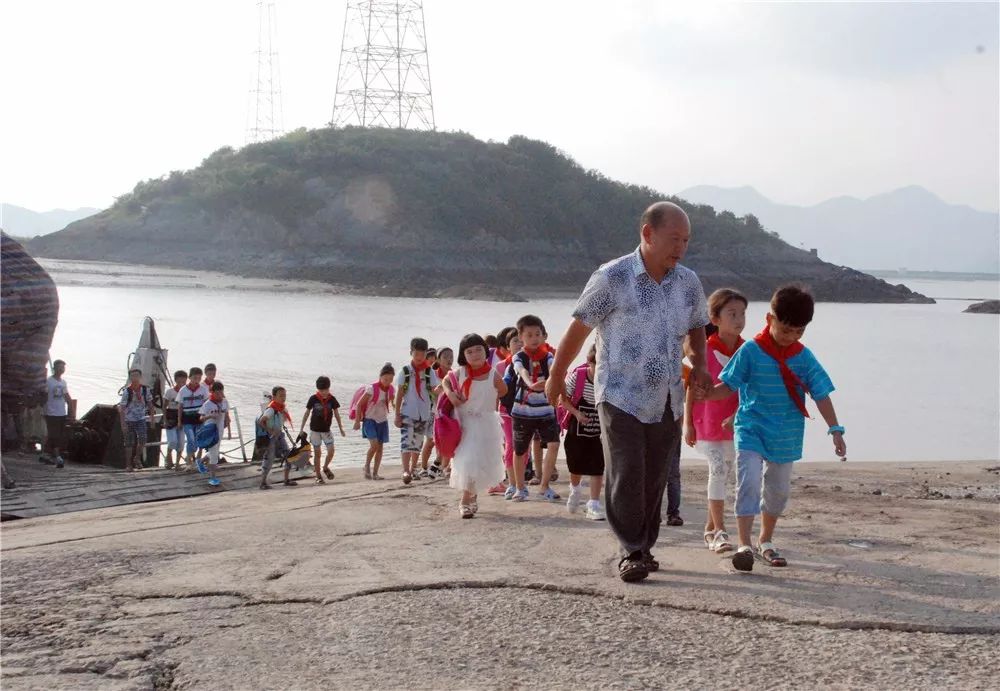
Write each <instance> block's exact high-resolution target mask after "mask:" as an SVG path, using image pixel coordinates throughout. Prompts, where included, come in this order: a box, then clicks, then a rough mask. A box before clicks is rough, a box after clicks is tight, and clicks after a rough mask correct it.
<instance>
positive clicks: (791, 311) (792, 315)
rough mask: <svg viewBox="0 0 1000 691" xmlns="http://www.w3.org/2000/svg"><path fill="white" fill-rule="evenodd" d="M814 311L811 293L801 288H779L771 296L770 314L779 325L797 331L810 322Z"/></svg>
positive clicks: (793, 286)
mask: <svg viewBox="0 0 1000 691" xmlns="http://www.w3.org/2000/svg"><path fill="white" fill-rule="evenodd" d="M814 310H815V301H814V300H813V296H812V293H810V292H809V291H808V290H807V289H806V288H804V287H803V286H799V285H794V284H793V285H785V286H781V287H780V288H778V289H777V290H776V291H774V295H773V296H771V314H773V315H774V316H775V317H777V318H778V321H780V322H781V323H783V324H788V326H793V327H795V328H797V329H798V328H802V327H803V326H806V325H808V324H809V322H811V321H812V319H813V311H814Z"/></svg>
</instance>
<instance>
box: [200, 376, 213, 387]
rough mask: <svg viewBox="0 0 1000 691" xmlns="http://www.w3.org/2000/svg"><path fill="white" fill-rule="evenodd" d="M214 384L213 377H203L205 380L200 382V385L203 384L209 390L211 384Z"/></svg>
mask: <svg viewBox="0 0 1000 691" xmlns="http://www.w3.org/2000/svg"><path fill="white" fill-rule="evenodd" d="M214 383H215V378H214V377H213V378H212V379H209V378H208V377H205V380H204V381H203V382H202V384H204V385H205V386H207V387H208V388H209V389H211V388H212V384H214Z"/></svg>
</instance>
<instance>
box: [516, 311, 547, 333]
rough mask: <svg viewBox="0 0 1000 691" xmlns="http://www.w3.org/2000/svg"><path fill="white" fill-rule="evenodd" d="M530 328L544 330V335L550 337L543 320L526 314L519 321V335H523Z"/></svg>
mask: <svg viewBox="0 0 1000 691" xmlns="http://www.w3.org/2000/svg"><path fill="white" fill-rule="evenodd" d="M529 326H537V327H538V328H539V329H541V330H542V334H543V335H548V334H547V333H546V331H545V324H543V323H542V320H541V318H540V317H536V316H535V315H533V314H526V315H524V316H523V317H521V318H520V319H518V320H517V333H519V334H520V333H523V332H524V330H525V329H527V328H528V327H529Z"/></svg>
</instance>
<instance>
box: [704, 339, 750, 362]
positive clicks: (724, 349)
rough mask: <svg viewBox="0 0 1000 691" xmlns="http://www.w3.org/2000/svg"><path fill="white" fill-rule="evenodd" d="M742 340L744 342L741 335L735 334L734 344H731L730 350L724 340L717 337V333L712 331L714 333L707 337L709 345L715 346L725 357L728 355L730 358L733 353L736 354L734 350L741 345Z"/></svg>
mask: <svg viewBox="0 0 1000 691" xmlns="http://www.w3.org/2000/svg"><path fill="white" fill-rule="evenodd" d="M743 342H744V341H743V337H742V336H737V337H736V345H735V346H733V349H732V350H730V349H729V346H727V345H726V342H725V341H723V340H722V339H721V338H719V334H717V333H714V334H712V335H711V336H709V337H708V345H709V346H710V347H712V348H715V349H716V350H718V351H719V352H720V353H722V354H723V355H725V356H726V357H730V358H731V357H732V356H733V355H735V354H736V351H737V350H739V349H740V346H741V345H743Z"/></svg>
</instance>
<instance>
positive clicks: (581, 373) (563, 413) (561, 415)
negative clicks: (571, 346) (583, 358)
mask: <svg viewBox="0 0 1000 691" xmlns="http://www.w3.org/2000/svg"><path fill="white" fill-rule="evenodd" d="M573 371H574V372H575V373H576V383H575V384H574V385H573V407H574V408H576V407H577V406H578V405H579V404H580V399H582V398H583V387H584V386H585V385H586V383H587V365H580V366H579V367H577V368H576V369H575V370H573ZM572 419H573V416H572V415H570V414H569V410H568V409H567V408H564V407H563V406H561V405H560V406H559V407H558V408H557V409H556V420H558V421H559V429H560V430H561V431H563V432H565V431H566V430H568V429H569V422H570V420H572Z"/></svg>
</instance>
